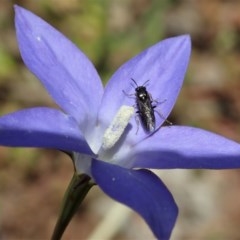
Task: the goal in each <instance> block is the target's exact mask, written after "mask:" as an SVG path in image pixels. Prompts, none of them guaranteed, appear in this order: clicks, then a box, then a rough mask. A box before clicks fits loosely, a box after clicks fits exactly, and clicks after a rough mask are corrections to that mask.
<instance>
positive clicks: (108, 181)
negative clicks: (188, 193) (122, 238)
mask: <svg viewBox="0 0 240 240" xmlns="http://www.w3.org/2000/svg"><path fill="white" fill-rule="evenodd" d="M92 175H93V178H94V179H95V181H96V183H97V184H98V185H99V186H100V188H101V189H102V190H103V191H104V192H105V193H106V194H108V195H109V196H110V197H112V198H113V199H115V200H117V201H119V202H121V203H123V204H125V205H127V206H129V207H130V208H132V209H133V210H135V211H136V212H138V213H139V214H140V215H141V216H142V217H143V218H144V219H145V221H146V222H147V224H148V225H149V227H150V228H151V230H152V231H153V233H154V234H155V236H156V237H157V238H158V239H169V237H170V235H171V232H172V229H173V227H174V224H175V221H176V218H177V214H178V209H177V206H176V204H175V201H174V199H173V197H172V195H171V193H170V192H169V190H168V189H167V188H166V186H165V185H164V184H163V182H162V181H161V180H160V179H159V178H158V177H157V176H156V175H154V174H153V173H152V172H150V171H148V170H143V169H142V170H130V169H126V168H122V167H119V166H117V165H113V164H109V163H106V162H102V161H98V160H93V164H92Z"/></svg>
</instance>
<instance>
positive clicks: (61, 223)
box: [51, 172, 94, 240]
mask: <svg viewBox="0 0 240 240" xmlns="http://www.w3.org/2000/svg"><path fill="white" fill-rule="evenodd" d="M93 185H94V183H92V182H91V178H90V177H89V176H88V175H86V174H81V175H78V174H77V173H76V172H74V175H73V177H72V180H71V182H70V184H69V186H68V188H67V191H66V192H65V195H64V199H63V204H62V208H61V212H60V215H59V218H58V221H57V223H56V226H55V228H54V232H53V235H52V238H51V239H52V240H60V239H61V237H62V235H63V233H64V231H65V229H66V227H67V226H68V224H69V222H70V221H71V219H72V217H73V215H74V214H75V212H76V211H77V210H78V207H79V206H80V204H81V203H82V201H83V199H84V198H85V197H86V195H87V193H88V191H89V190H90V189H91V188H92V186H93Z"/></svg>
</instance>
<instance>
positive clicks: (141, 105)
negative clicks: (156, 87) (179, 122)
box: [124, 78, 171, 133]
mask: <svg viewBox="0 0 240 240" xmlns="http://www.w3.org/2000/svg"><path fill="white" fill-rule="evenodd" d="M131 80H132V81H133V82H134V84H135V85H136V88H135V94H126V93H125V92H124V93H125V94H126V95H127V96H132V95H135V97H136V108H137V112H136V113H137V114H138V116H139V118H140V121H141V123H142V126H143V128H144V130H145V131H146V132H148V133H152V132H154V131H155V130H156V118H155V114H154V112H157V113H158V114H159V116H160V117H161V118H163V119H164V120H165V121H166V122H168V123H169V124H171V122H169V121H168V120H167V119H165V118H164V117H163V116H162V114H161V113H159V112H158V111H156V110H154V108H156V106H157V104H158V103H159V102H158V101H157V100H153V99H152V96H151V94H150V93H149V92H148V91H147V88H146V84H147V83H148V82H149V80H147V81H146V82H145V83H144V84H143V85H142V86H138V84H137V83H136V81H135V80H134V79H133V78H131ZM154 102H155V103H156V105H154V104H153V103H154ZM136 120H137V119H136ZM137 123H138V121H137ZM137 132H138V129H137ZM137 132H136V133H137Z"/></svg>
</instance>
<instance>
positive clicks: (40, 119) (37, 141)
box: [0, 108, 92, 154]
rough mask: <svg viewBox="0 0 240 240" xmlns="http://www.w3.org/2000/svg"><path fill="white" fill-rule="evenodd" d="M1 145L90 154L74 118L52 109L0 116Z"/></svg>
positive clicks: (29, 110)
mask: <svg viewBox="0 0 240 240" xmlns="http://www.w3.org/2000/svg"><path fill="white" fill-rule="evenodd" d="M0 145H4V146H10V147H23V146H24V147H47V148H56V149H59V150H64V151H77V152H81V153H86V154H92V151H91V149H90V148H89V146H88V144H87V142H86V141H85V139H84V137H83V136H82V134H81V132H80V130H79V128H78V124H77V122H76V121H75V120H74V118H73V117H71V116H68V115H66V114H64V113H62V112H61V111H58V110H55V109H51V108H32V109H26V110H21V111H18V112H14V113H11V114H8V115H5V116H3V117H1V118H0Z"/></svg>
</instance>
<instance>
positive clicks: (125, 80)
mask: <svg viewBox="0 0 240 240" xmlns="http://www.w3.org/2000/svg"><path fill="white" fill-rule="evenodd" d="M190 51H191V42H190V38H189V36H188V35H183V36H179V37H174V38H169V39H166V40H163V41H161V42H159V43H157V44H155V45H154V46H152V47H150V48H148V49H146V50H145V51H143V52H142V53H140V54H139V55H137V56H136V57H134V58H132V59H130V60H129V61H128V62H126V63H125V64H123V65H122V66H121V67H120V68H119V69H118V70H117V71H116V72H115V74H114V75H113V76H112V78H111V79H110V81H109V82H108V84H107V85H106V89H105V92H104V96H103V100H102V105H101V109H100V114H99V117H100V119H101V120H102V121H103V122H108V121H109V119H110V120H111V119H112V118H113V116H114V115H115V114H116V112H117V111H118V109H119V108H120V106H122V105H128V106H129V105H130V106H132V105H134V104H135V96H134V95H132V97H130V96H127V95H126V94H124V92H125V93H127V94H129V95H131V94H134V93H135V89H134V87H135V86H134V84H133V82H132V81H131V78H133V79H135V81H136V82H137V84H138V85H139V86H140V85H143V84H144V83H145V82H146V81H147V80H149V82H148V83H147V84H146V87H147V90H148V91H149V93H150V94H151V95H152V98H153V100H156V101H158V102H159V105H161V106H159V105H158V106H157V108H156V110H157V111H158V112H159V113H160V115H162V116H159V115H158V114H156V126H160V125H161V124H162V123H163V122H164V118H167V117H168V115H169V113H170V111H171V110H172V108H173V106H174V104H175V101H176V98H177V96H178V94H179V91H180V89H181V86H182V82H183V79H184V75H185V72H186V69H187V65H188V61H189V56H190ZM123 90H124V92H123ZM113 99H114V101H113ZM161 102H162V104H160V103H161ZM108 109H111V112H109V111H108ZM107 111H108V114H105V113H106V112H107ZM132 124H133V126H134V127H133V131H132V133H133V135H134V138H135V139H136V138H137V139H141V138H142V136H143V135H146V133H145V132H144V130H143V129H142V128H141V129H139V132H138V134H137V136H135V133H136V131H137V126H136V121H135V119H132Z"/></svg>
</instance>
